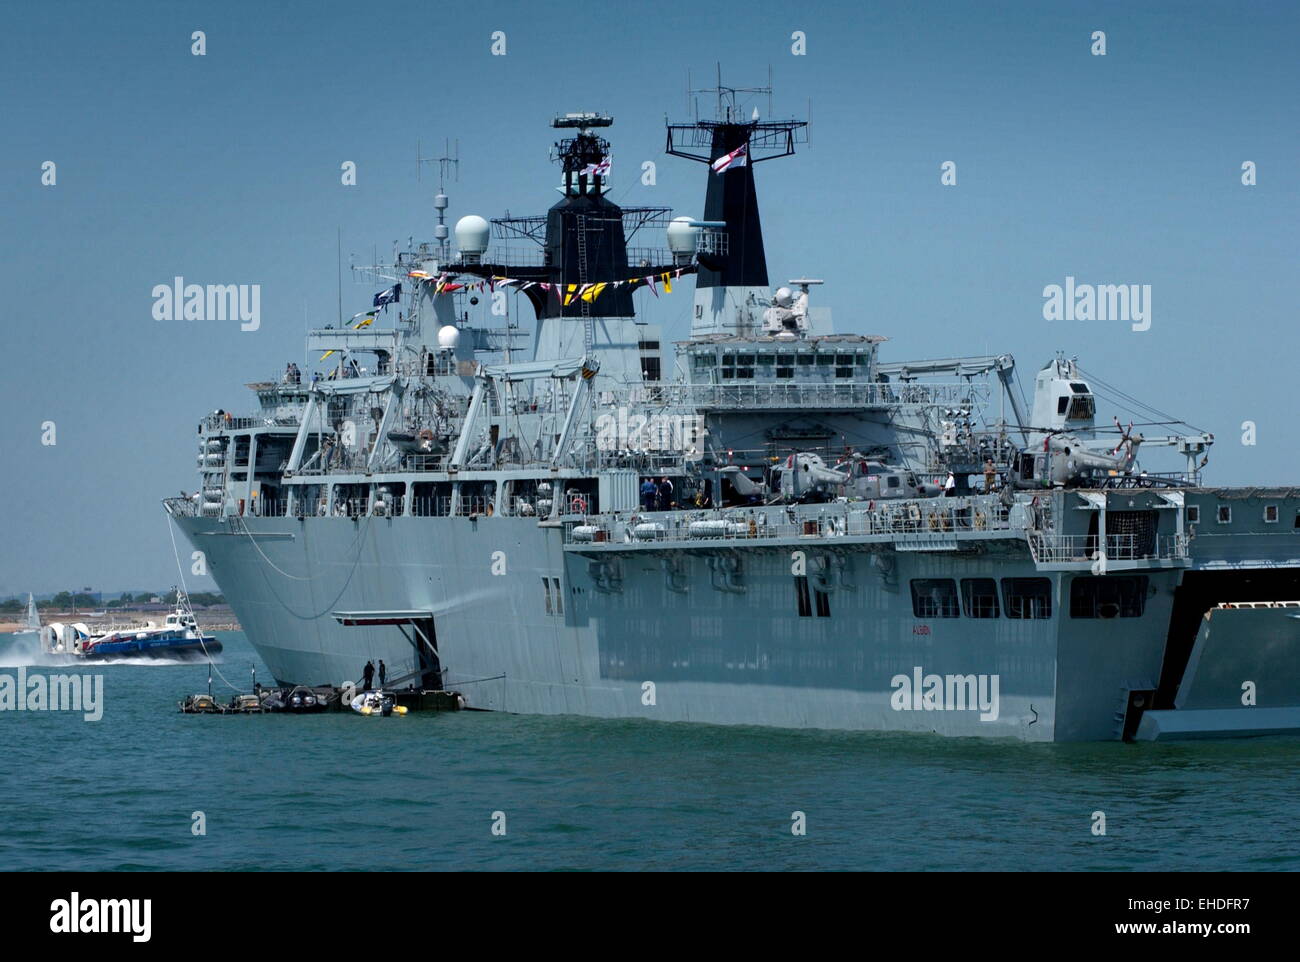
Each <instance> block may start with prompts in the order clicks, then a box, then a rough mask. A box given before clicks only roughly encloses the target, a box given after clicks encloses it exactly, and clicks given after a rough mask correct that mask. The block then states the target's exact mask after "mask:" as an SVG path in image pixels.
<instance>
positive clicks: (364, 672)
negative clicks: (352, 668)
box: [361, 661, 375, 691]
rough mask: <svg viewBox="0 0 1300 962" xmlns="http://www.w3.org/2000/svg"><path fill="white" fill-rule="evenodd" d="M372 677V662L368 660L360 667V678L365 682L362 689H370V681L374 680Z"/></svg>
mask: <svg viewBox="0 0 1300 962" xmlns="http://www.w3.org/2000/svg"><path fill="white" fill-rule="evenodd" d="M374 677H375V665H374V662H371V661H368V662H366V667H365V668H363V669H361V678H362V680H363V681H364V682H365V684H364V685H363V686H362V688H361V690H362V691H370V683H371V681H373V680H374Z"/></svg>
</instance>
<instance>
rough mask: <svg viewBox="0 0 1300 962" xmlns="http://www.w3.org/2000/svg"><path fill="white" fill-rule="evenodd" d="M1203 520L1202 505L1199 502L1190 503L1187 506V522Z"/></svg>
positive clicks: (1193, 522) (1195, 522)
mask: <svg viewBox="0 0 1300 962" xmlns="http://www.w3.org/2000/svg"><path fill="white" fill-rule="evenodd" d="M1200 520H1201V506H1200V505H1199V504H1189V505H1188V506H1187V523H1188V524H1199V523H1200Z"/></svg>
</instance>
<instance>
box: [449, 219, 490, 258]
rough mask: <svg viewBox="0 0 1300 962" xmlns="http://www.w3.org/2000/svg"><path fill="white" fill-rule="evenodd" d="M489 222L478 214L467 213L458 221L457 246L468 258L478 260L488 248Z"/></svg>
mask: <svg viewBox="0 0 1300 962" xmlns="http://www.w3.org/2000/svg"><path fill="white" fill-rule="evenodd" d="M488 231H489V227H488V222H487V221H485V220H484V219H483V218H482V217H479V216H478V215H477V214H467V215H465V216H464V217H462V218H461V219H460V220H458V221H456V248H457V249H458V250H459V251H460V252H461V254H462V255H464V256H465V259H466V260H474V261H476V260H478V258H479V256H480V255H482V253H483V252H484V251H486V250H487V249H488Z"/></svg>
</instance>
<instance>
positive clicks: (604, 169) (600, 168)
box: [582, 157, 610, 177]
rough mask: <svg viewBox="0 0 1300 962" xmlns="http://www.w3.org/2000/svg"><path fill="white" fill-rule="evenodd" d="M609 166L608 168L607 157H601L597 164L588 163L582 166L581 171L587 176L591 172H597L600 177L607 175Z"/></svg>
mask: <svg viewBox="0 0 1300 962" xmlns="http://www.w3.org/2000/svg"><path fill="white" fill-rule="evenodd" d="M609 168H610V162H609V158H608V157H602V158H601V161H600V163H599V164H588V165H587V166H586V167H584V168H582V172H583V173H584V174H586V175H587V176H588V177H590V176H591V175H592V174H597V175H599V176H601V177H608V176H609Z"/></svg>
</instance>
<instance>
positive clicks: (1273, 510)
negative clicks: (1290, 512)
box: [1264, 504, 1277, 524]
mask: <svg viewBox="0 0 1300 962" xmlns="http://www.w3.org/2000/svg"><path fill="white" fill-rule="evenodd" d="M1264 523H1265V524H1277V505H1275V504H1266V505H1264Z"/></svg>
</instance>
